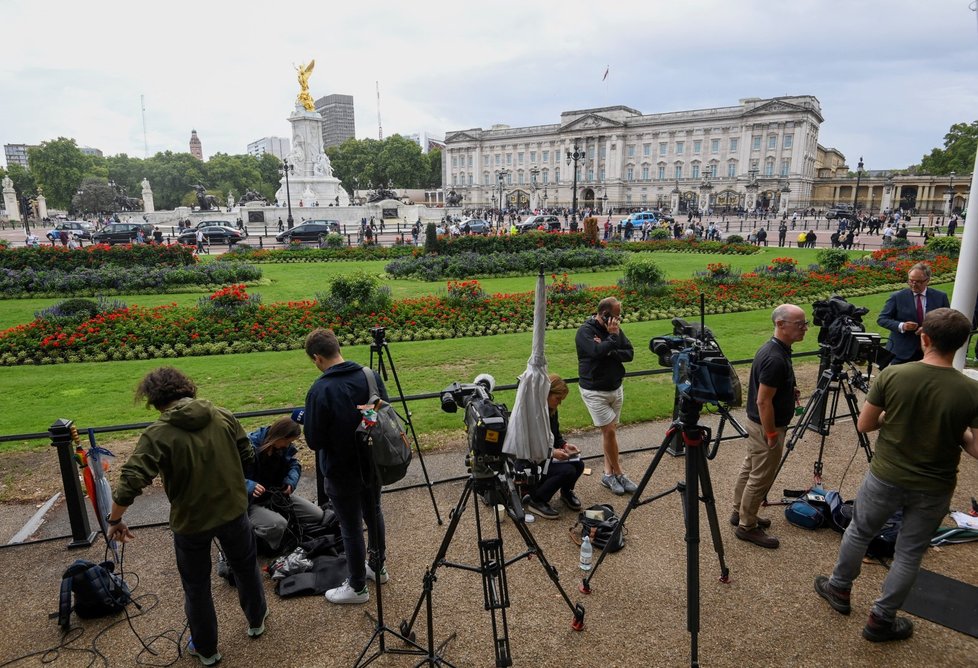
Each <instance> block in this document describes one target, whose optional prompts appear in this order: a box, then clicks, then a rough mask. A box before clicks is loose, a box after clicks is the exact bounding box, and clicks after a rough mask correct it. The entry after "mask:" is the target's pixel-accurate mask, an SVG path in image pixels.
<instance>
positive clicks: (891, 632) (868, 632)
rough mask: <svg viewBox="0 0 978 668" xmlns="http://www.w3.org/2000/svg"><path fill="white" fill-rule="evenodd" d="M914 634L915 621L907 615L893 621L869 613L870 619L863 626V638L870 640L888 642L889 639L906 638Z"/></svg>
mask: <svg viewBox="0 0 978 668" xmlns="http://www.w3.org/2000/svg"><path fill="white" fill-rule="evenodd" d="M912 635H913V622H911V621H910V620H909V619H907V618H906V617H897V618H896V619H894V620H893V621H892V622H884V621H883V620H882V619H880V618H879V617H877V616H876V615H874V614H873V613H869V621H867V622H866V626H865V627H863V638H865V639H866V640H868V641H870V642H886V641H888V640H906V639H907V638H909V637H910V636H912Z"/></svg>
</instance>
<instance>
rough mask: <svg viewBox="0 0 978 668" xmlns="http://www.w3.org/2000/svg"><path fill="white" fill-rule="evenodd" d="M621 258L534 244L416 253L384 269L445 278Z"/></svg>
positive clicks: (603, 265)
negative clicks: (511, 250)
mask: <svg viewBox="0 0 978 668" xmlns="http://www.w3.org/2000/svg"><path fill="white" fill-rule="evenodd" d="M624 261H625V254H624V253H622V252H621V251H618V250H612V249H605V248H534V249H531V250H524V251H522V252H518V253H492V254H487V253H476V252H465V253H459V254H453V255H420V256H417V257H405V258H400V259H397V260H394V261H393V262H391V263H389V264H388V265H387V266H386V267H385V268H384V270H385V271H386V272H387V273H388V274H390V275H391V276H393V277H394V278H408V277H414V278H420V279H421V280H425V281H440V280H444V279H445V278H469V277H472V276H505V275H507V274H515V275H522V274H532V273H533V271H534V270H537V269H539V268H540V267H541V266H542V267H543V268H544V270H545V271H557V270H563V269H578V270H579V269H607V268H608V267H616V266H618V265H620V264H622V263H623V262H624Z"/></svg>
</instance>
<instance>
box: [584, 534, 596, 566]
mask: <svg viewBox="0 0 978 668" xmlns="http://www.w3.org/2000/svg"><path fill="white" fill-rule="evenodd" d="M593 555H594V548H593V547H592V546H591V539H590V538H588V537H587V535H585V536H584V538H583V539H582V540H581V570H582V571H589V570H591V557H592V556H593Z"/></svg>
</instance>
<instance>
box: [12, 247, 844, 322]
mask: <svg viewBox="0 0 978 668" xmlns="http://www.w3.org/2000/svg"><path fill="white" fill-rule="evenodd" d="M816 252H817V251H816V250H815V249H809V248H791V249H788V248H777V247H773V248H772V247H768V248H765V249H764V250H762V252H761V253H760V254H758V255H713V254H691V253H654V254H652V253H648V254H645V253H643V254H641V255H642V256H643V257H644V256H646V255H648V256H649V257H652V258H654V260H655V262H656V263H657V264H658V265H659V266H660V267H662V269H663V270H664V271H665V272H666V275H667V276H668V277H669V278H671V279H675V278H679V279H685V278H692V276H693V274H694V272H696V271H702V270H703V269H705V268H706V265H707V264H709V263H711V262H725V263H728V264H730V265H731V266H732V267H734V268H735V269H739V270H741V271H751V270H753V269H755V268H756V267H758V266H761V265H763V264H766V263H767V262H769V261H770V260H771V258H775V257H781V256H785V255H789V256H791V257H794V258H796V259H797V260H798V263H799V265H801V266H802V267H807V266H808V265H809V264H811V263H814V262H815V253H816ZM854 254H855V253H854ZM859 254H862V253H859ZM205 261H207V260H205ZM386 264H387V263H386V262H385V261H370V262H310V263H302V264H262V265H260V266H261V269H262V272H263V279H262V283H261V285H257V286H253V287H250V288H249V292H253V293H254V292H257V293H260V294H261V296H262V301H263V302H264V303H266V304H271V303H274V302H282V301H289V300H300V299H314V298H315V296H316V293H318V292H323V291H325V290H326V289H327V287H328V284H329V282H330V281H331V280H332V279H333V278H335V277H336V276H340V275H343V274H346V273H349V272H351V271H354V270H356V269H362V270H363V271H366V272H368V273H373V274H381V273H383V271H384V266H385V265H386ZM621 275H622V272H621V270H620V269H615V270H611V271H598V272H580V273H572V274H570V277H571V281H572V282H574V283H583V284H585V285H588V286H603V285H614V284H615V283H617V281H618V279H619V278H621ZM479 282H480V283H481V284H482V287H483V289H484V290H485V291H486V292H488V293H489V294H494V293H497V292H501V293H512V292H528V291H530V290H532V289H533V277H532V276H513V277H505V278H486V279H480V281H479ZM445 283H446V281H438V282H432V283H429V282H426V281H418V280H391V281H388V282H387V285H389V286H390V288H391V294H392V296H393V298H394V299H403V298H406V297H416V296H419V295H427V294H437V293H438V292H440V291H441V292H443V291H444V290H445ZM209 293H210V291H209V290H198V291H193V292H185V293H178V294H164V295H121V296H119V297H116V299H119V300H121V301H124V302H126V303H127V304H129V305H130V306H131V305H133V304H139V305H140V306H159V305H160V304H170V303H177V304H181V305H182V304H193V303H196V301H197V300H198V299H199V298H200V297H201V296H202V295H206V294H209ZM58 301H60V300H58V299H6V300H0V329H5V328H7V327H13V326H14V325H19V324H23V323H26V322H30V321H31V320H33V319H34V313H35V312H36V311H38V310H40V309H43V308H46V307H48V306H52V305H53V304H55V303H57V302H58Z"/></svg>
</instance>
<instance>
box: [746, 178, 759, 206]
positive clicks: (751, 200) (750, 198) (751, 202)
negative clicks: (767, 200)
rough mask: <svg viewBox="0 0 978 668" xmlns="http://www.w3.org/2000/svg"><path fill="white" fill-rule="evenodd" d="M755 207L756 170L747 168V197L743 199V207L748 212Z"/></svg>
mask: <svg viewBox="0 0 978 668" xmlns="http://www.w3.org/2000/svg"><path fill="white" fill-rule="evenodd" d="M756 208H757V170H756V169H749V170H747V199H746V200H745V201H744V209H746V210H747V211H748V212H750V211H754V210H755V209H756Z"/></svg>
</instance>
